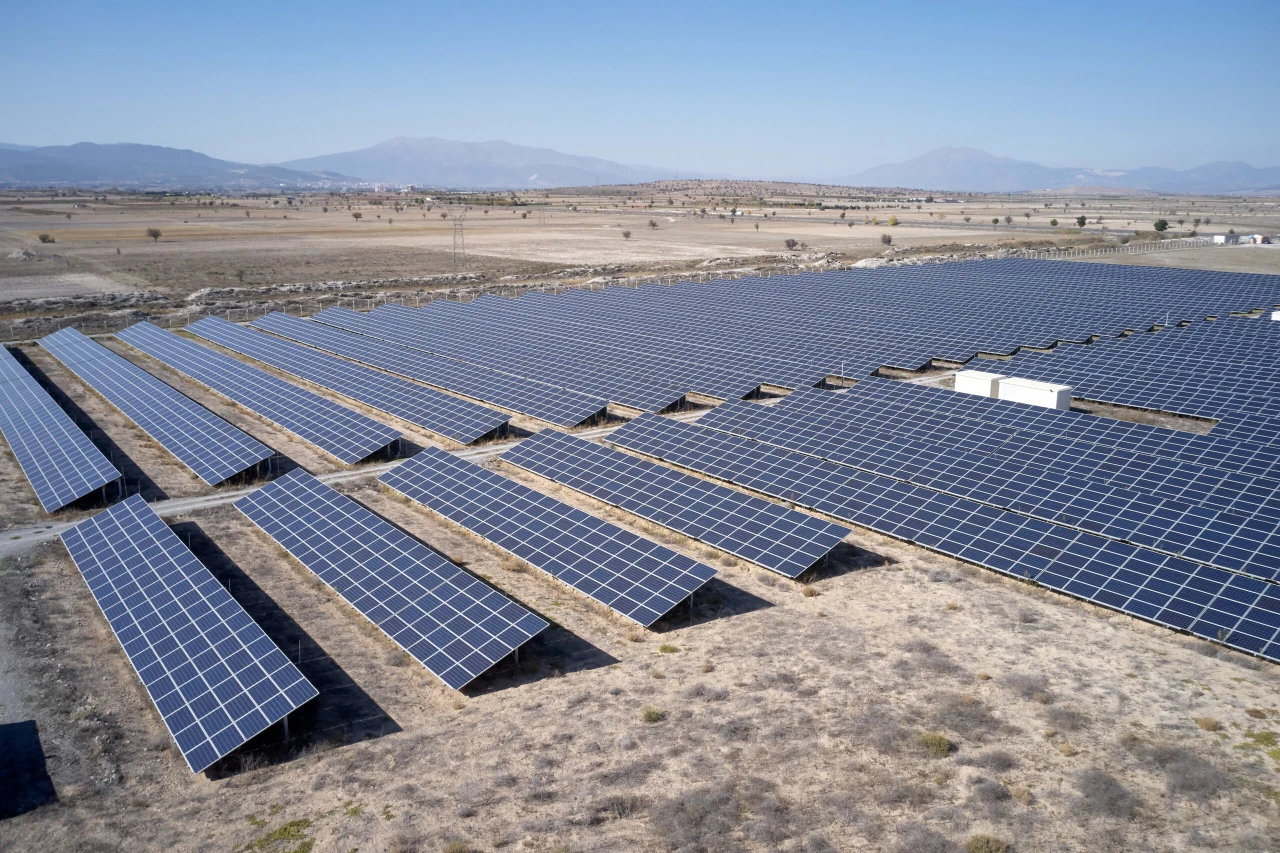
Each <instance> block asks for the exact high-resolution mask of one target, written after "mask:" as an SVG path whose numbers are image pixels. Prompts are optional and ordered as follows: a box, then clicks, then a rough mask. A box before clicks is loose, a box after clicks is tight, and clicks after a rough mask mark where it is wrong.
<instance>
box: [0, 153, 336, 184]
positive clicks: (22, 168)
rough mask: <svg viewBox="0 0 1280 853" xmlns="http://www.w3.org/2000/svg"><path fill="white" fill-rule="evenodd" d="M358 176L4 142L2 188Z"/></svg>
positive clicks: (194, 156) (317, 180)
mask: <svg viewBox="0 0 1280 853" xmlns="http://www.w3.org/2000/svg"><path fill="white" fill-rule="evenodd" d="M359 182H360V181H359V179H358V178H352V177H349V176H346V175H332V174H326V173H322V172H300V171H297V170H294V169H285V168H282V167H280V166H255V165H252V164H249V163H233V162H231V161H229V160H218V159H216V158H214V157H210V156H208V155H207V154H201V153H199V152H198V151H188V150H186V149H182V148H165V147H162V146H159V145H135V144H132V143H116V144H111V145H98V144H96V143H93V142H78V143H76V144H75V145H47V146H43V147H39V148H35V147H29V146H21V145H10V144H0V186H6V185H8V186H48V185H50V184H55V185H56V184H70V185H73V186H79V187H95V186H98V187H106V186H118V187H128V188H130V189H178V188H182V189H215V188H216V189H246V190H247V189H263V188H278V187H296V188H299V189H308V188H322V187H327V186H337V185H350V184H357V183H359Z"/></svg>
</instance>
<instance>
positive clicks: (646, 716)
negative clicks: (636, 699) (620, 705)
mask: <svg viewBox="0 0 1280 853" xmlns="http://www.w3.org/2000/svg"><path fill="white" fill-rule="evenodd" d="M666 718H667V712H666V711H664V710H662V709H661V708H656V707H654V706H653V705H646V706H645V707H644V709H643V710H642V711H641V712H640V719H641V720H643V721H644V722H646V723H660V722H662V721H663V720H665V719H666Z"/></svg>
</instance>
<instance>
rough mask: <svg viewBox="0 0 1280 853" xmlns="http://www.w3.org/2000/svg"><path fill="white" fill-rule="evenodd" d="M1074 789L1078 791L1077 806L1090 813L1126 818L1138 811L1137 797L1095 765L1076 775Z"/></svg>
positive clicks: (1097, 815)
mask: <svg viewBox="0 0 1280 853" xmlns="http://www.w3.org/2000/svg"><path fill="white" fill-rule="evenodd" d="M1076 790H1077V791H1079V793H1080V796H1079V798H1078V801H1077V807H1078V808H1079V810H1080V811H1083V812H1086V813H1088V814H1090V815H1094V816H1096V817H1116V818H1126V819H1128V818H1132V817H1133V816H1134V815H1135V814H1137V812H1138V806H1139V805H1140V803H1139V802H1138V798H1137V797H1135V796H1134V795H1133V794H1131V793H1129V789H1128V788H1126V787H1125V786H1123V785H1121V784H1120V783H1119V782H1117V781H1116V779H1115V777H1113V776H1111V775H1110V774H1109V773H1105V772H1103V771H1102V770H1099V769H1097V768H1096V767H1090V768H1089V769H1087V770H1085V771H1083V772H1081V773H1080V775H1079V776H1077V777H1076Z"/></svg>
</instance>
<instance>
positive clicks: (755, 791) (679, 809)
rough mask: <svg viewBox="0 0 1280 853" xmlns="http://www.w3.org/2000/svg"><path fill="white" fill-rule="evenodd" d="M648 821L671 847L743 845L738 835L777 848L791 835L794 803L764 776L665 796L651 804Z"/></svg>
mask: <svg viewBox="0 0 1280 853" xmlns="http://www.w3.org/2000/svg"><path fill="white" fill-rule="evenodd" d="M649 823H650V826H651V827H652V828H653V830H654V832H655V833H656V834H657V835H658V836H659V837H660V838H661V839H662V841H663V842H664V843H665V844H666V845H667V847H669V848H671V849H677V850H681V851H685V853H720V851H725V853H727V851H731V850H739V849H741V842H740V841H738V840H737V839H735V838H734V835H735V833H736V832H737V831H738V830H742V831H743V832H744V833H745V834H746V835H747V837H748V838H750V839H752V840H754V841H757V842H760V843H761V844H764V845H767V846H769V847H771V848H772V847H777V846H779V845H780V844H781V843H782V842H784V841H786V840H787V839H789V838H791V836H792V834H793V829H792V822H791V816H790V805H789V804H788V803H787V802H786V800H784V799H782V798H781V797H779V796H777V794H776V792H775V786H774V785H773V783H771V782H767V781H765V780H762V779H756V778H748V779H745V780H738V781H729V782H720V783H715V784H711V785H704V786H699V787H696V788H690V789H688V790H686V791H683V792H681V793H679V794H676V795H675V796H672V797H665V798H663V799H661V800H659V801H658V802H656V803H655V804H654V805H653V806H652V807H651V808H650V809H649Z"/></svg>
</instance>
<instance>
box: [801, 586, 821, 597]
mask: <svg viewBox="0 0 1280 853" xmlns="http://www.w3.org/2000/svg"><path fill="white" fill-rule="evenodd" d="M800 594H801V595H803V596H804V597H805V598H817V597H818V591H817V590H816V589H814V588H813V587H811V586H809V585H808V584H805V585H804V586H802V587H801V588H800Z"/></svg>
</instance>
